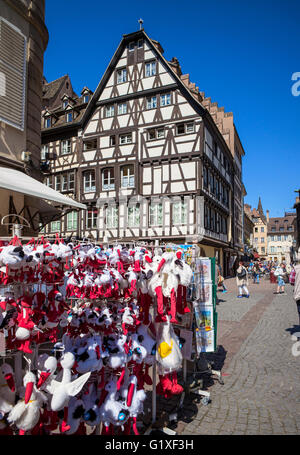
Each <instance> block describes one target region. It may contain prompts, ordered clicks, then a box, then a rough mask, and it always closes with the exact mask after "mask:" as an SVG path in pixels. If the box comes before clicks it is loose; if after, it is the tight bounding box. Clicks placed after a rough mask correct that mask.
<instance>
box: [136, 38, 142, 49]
mask: <svg viewBox="0 0 300 455" xmlns="http://www.w3.org/2000/svg"><path fill="white" fill-rule="evenodd" d="M143 46H144V40H143V39H139V40H138V42H137V47H138V48H139V49H140V48H141V47H143Z"/></svg>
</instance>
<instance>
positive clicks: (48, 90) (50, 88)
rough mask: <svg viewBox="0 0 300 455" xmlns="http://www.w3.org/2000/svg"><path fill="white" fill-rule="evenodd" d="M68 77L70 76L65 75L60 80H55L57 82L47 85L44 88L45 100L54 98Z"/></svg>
mask: <svg viewBox="0 0 300 455" xmlns="http://www.w3.org/2000/svg"><path fill="white" fill-rule="evenodd" d="M67 77H68V76H67V75H65V76H62V77H60V78H58V79H55V81H52V82H49V83H45V84H44V86H43V98H45V99H51V98H53V97H54V96H55V95H56V93H57V92H58V91H59V89H60V87H61V86H62V84H63V83H64V82H65V80H66V79H67Z"/></svg>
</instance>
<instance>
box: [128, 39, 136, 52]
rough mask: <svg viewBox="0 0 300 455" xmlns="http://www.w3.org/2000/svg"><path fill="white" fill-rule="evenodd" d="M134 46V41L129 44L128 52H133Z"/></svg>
mask: <svg viewBox="0 0 300 455" xmlns="http://www.w3.org/2000/svg"><path fill="white" fill-rule="evenodd" d="M134 46H135V42H134V41H132V42H131V43H129V45H128V49H129V51H130V52H132V51H134Z"/></svg>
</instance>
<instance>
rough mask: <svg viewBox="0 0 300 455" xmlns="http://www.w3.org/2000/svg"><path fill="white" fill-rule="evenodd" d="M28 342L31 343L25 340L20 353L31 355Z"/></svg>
mask: <svg viewBox="0 0 300 455" xmlns="http://www.w3.org/2000/svg"><path fill="white" fill-rule="evenodd" d="M30 341H31V340H30V339H29V340H25V342H24V343H23V349H22V351H23V352H26V353H27V354H32V350H31V349H30Z"/></svg>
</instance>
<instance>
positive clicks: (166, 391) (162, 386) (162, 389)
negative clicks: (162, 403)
mask: <svg viewBox="0 0 300 455" xmlns="http://www.w3.org/2000/svg"><path fill="white" fill-rule="evenodd" d="M171 391H172V381H171V379H170V376H169V374H165V375H164V376H163V375H159V383H158V384H157V387H156V393H157V394H158V395H163V396H165V397H169V396H170V394H171Z"/></svg>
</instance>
